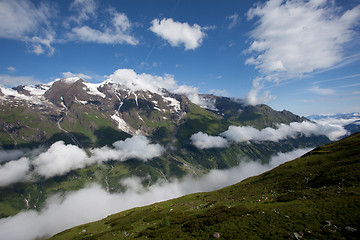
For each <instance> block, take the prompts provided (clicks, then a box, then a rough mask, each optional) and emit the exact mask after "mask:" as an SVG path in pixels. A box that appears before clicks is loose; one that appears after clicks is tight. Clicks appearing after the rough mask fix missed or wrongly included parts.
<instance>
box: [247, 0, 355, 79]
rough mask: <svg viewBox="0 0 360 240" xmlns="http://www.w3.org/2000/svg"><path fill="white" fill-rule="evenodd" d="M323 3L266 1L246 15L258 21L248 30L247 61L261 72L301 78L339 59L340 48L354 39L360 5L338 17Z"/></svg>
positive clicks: (335, 12)
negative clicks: (253, 27) (249, 42)
mask: <svg viewBox="0 0 360 240" xmlns="http://www.w3.org/2000/svg"><path fill="white" fill-rule="evenodd" d="M336 10H337V9H336V7H335V6H332V5H330V4H328V2H327V1H318V0H310V1H303V0H300V1H280V0H270V1H267V2H266V3H265V4H263V5H258V6H257V7H256V8H252V9H250V10H249V12H248V17H249V19H253V18H258V22H257V26H256V28H255V29H254V30H252V31H251V33H250V34H251V38H252V39H253V41H252V43H251V46H250V47H249V49H248V51H249V52H251V53H253V54H254V55H253V58H252V59H251V60H249V61H250V62H249V63H251V64H254V65H255V66H256V67H257V68H259V69H260V70H261V71H262V72H264V73H272V72H286V73H287V74H288V75H299V74H300V75H301V74H303V73H310V72H313V71H314V70H317V69H324V68H327V67H331V66H333V65H334V64H336V63H338V62H340V61H342V60H343V53H342V45H343V44H344V43H346V42H349V41H351V40H352V39H353V37H354V31H352V28H353V27H355V26H356V24H357V23H358V22H359V20H360V6H357V7H355V8H353V9H351V10H348V11H346V12H345V13H343V14H342V15H339V14H338V12H337V11H336Z"/></svg>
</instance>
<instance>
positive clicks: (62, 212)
mask: <svg viewBox="0 0 360 240" xmlns="http://www.w3.org/2000/svg"><path fill="white" fill-rule="evenodd" d="M307 151H309V149H299V150H296V151H293V152H289V153H279V154H278V155H277V156H274V157H273V158H272V159H271V161H270V163H269V164H265V165H262V164H261V163H260V162H257V161H249V162H246V161H242V162H241V164H240V165H239V166H238V167H235V168H232V169H228V170H211V171H210V172H209V173H208V174H206V175H205V176H202V177H198V178H195V177H191V176H187V177H185V178H184V179H181V180H177V179H175V180H173V181H172V182H171V183H156V184H154V185H152V186H150V187H148V188H143V187H142V185H141V184H140V182H141V181H140V180H139V179H137V178H132V179H127V180H126V181H125V182H124V183H122V184H125V185H127V186H128V187H129V189H128V190H127V191H126V192H124V193H118V194H110V193H108V192H107V191H105V190H104V189H101V187H100V186H98V185H92V186H90V187H88V188H85V189H82V190H79V191H76V192H70V193H66V194H65V196H64V197H61V196H59V195H55V196H53V197H51V198H49V199H47V201H46V204H45V207H44V208H43V210H41V211H40V212H37V211H34V210H29V211H24V212H21V213H19V214H17V215H15V216H12V217H9V218H3V219H0V238H1V239H11V240H18V239H19V240H20V239H21V240H28V239H29V240H30V239H34V238H37V237H42V236H51V235H53V234H55V233H57V232H59V231H62V230H65V229H67V228H70V227H73V226H76V225H80V224H83V223H86V222H90V221H95V220H99V219H101V218H104V217H106V216H108V215H110V214H113V213H116V212H119V211H123V210H126V209H130V208H134V207H139V206H144V205H148V204H151V203H155V202H159V201H164V200H168V199H172V198H176V197H180V196H183V195H185V194H189V193H195V192H204V191H212V190H216V189H219V188H222V187H225V186H228V185H231V184H234V183H237V182H239V181H241V180H243V179H245V178H247V177H250V176H253V175H257V174H260V173H262V172H264V171H268V170H270V169H271V168H273V167H276V166H277V165H279V164H281V163H283V162H286V161H289V160H292V159H293V158H296V157H299V156H301V155H303V154H305V153H306V152H307ZM84 213H86V214H84ZM19 226H21V231H19Z"/></svg>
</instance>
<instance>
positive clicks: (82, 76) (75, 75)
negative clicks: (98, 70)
mask: <svg viewBox="0 0 360 240" xmlns="http://www.w3.org/2000/svg"><path fill="white" fill-rule="evenodd" d="M61 74H62V75H63V77H64V78H73V77H79V78H82V79H92V77H91V76H89V75H86V74H83V73H72V72H63V73H61Z"/></svg>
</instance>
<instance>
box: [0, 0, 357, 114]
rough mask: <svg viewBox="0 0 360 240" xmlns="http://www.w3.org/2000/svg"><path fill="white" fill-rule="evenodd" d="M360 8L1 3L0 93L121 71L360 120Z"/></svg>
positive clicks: (317, 0)
mask: <svg viewBox="0 0 360 240" xmlns="http://www.w3.org/2000/svg"><path fill="white" fill-rule="evenodd" d="M359 34H360V1H358V0H341V1H340V0H335V1H326V0H311V1H305V0H296V1H282V0H270V1H238V0H236V1H235V0H234V1H230V0H227V1H217V0H213V1H190V0H174V1H172V0H166V1H165V0H163V1H157V0H155V1H147V0H142V1H140V0H118V1H115V0H113V1H111V0H102V1H100V0H61V1H60V0H57V1H56V0H48V1H41V0H40V1H37V0H36V1H35V0H32V1H30V0H0V84H2V85H5V86H16V85H20V84H36V83H43V82H49V81H53V80H54V79H56V78H62V77H64V76H72V75H78V76H83V77H85V78H86V80H88V81H90V82H94V83H96V82H101V81H103V80H105V79H106V76H109V75H111V74H113V73H114V72H115V71H116V70H118V69H133V70H134V71H135V72H136V73H137V74H142V73H145V74H148V75H152V76H164V74H170V75H172V79H174V80H175V81H176V83H177V84H178V85H188V86H193V87H195V88H198V91H199V92H200V93H214V94H216V95H225V96H229V97H236V98H244V99H246V100H247V102H248V103H249V104H258V103H266V104H268V105H270V106H271V107H273V108H274V109H277V110H283V109H287V110H290V111H292V112H294V113H296V114H300V115H307V114H315V113H338V112H353V111H360V105H359V102H360V101H359V100H360V44H359V43H360V41H359V40H360V39H359V36H360V35H359Z"/></svg>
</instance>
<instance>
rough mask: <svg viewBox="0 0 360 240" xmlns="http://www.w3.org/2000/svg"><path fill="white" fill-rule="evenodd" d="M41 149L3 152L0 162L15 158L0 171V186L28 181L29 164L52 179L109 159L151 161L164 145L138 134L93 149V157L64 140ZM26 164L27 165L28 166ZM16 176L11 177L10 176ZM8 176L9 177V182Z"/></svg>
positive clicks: (39, 173)
mask: <svg viewBox="0 0 360 240" xmlns="http://www.w3.org/2000/svg"><path fill="white" fill-rule="evenodd" d="M41 150H42V149H38V150H32V151H31V152H29V153H28V154H27V157H22V158H21V159H19V160H15V159H17V157H21V156H23V155H24V152H23V151H0V163H1V162H4V161H8V160H13V161H10V162H8V163H5V164H4V166H2V167H1V169H0V173H3V174H2V175H1V176H0V185H1V186H5V185H7V184H11V183H14V182H16V181H23V180H26V179H27V176H26V175H27V173H28V171H29V166H32V168H33V169H34V170H33V173H36V174H38V175H40V176H43V177H45V178H50V177H54V176H61V175H64V174H66V173H68V172H70V171H72V170H75V169H81V168H84V167H86V166H89V165H91V164H94V163H98V164H101V163H103V162H106V161H110V160H115V161H126V160H129V159H131V158H135V159H138V160H141V161H148V160H150V159H152V158H154V157H158V156H161V155H162V153H163V151H164V148H163V147H162V146H161V145H159V144H152V143H150V141H149V140H148V139H147V138H146V137H144V136H141V135H136V136H133V137H132V138H128V139H126V140H124V141H117V142H114V143H113V148H110V147H106V146H105V147H102V148H93V149H91V150H90V153H91V156H88V155H87V153H86V152H85V150H83V149H81V148H79V147H77V146H75V145H71V144H68V145H66V144H65V143H64V142H63V141H58V142H55V143H54V144H52V145H51V146H50V148H49V149H47V150H45V151H43V152H40V151H41ZM25 160H26V161H25ZM25 163H27V164H28V165H25ZM25 166H28V167H27V168H26V169H25ZM13 175H14V177H12V178H10V177H8V176H13ZM15 175H16V176H15ZM6 178H9V179H10V180H8V181H7V180H6Z"/></svg>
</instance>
